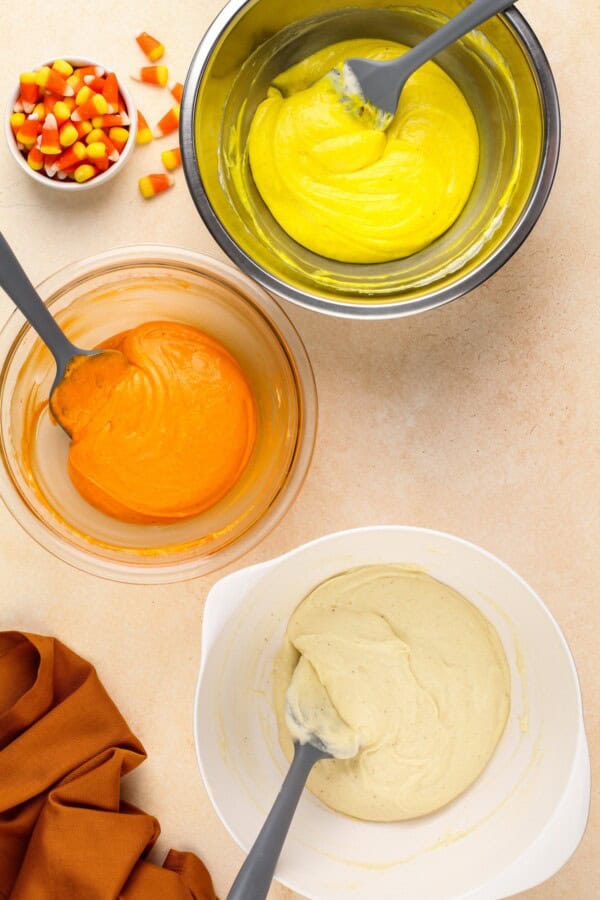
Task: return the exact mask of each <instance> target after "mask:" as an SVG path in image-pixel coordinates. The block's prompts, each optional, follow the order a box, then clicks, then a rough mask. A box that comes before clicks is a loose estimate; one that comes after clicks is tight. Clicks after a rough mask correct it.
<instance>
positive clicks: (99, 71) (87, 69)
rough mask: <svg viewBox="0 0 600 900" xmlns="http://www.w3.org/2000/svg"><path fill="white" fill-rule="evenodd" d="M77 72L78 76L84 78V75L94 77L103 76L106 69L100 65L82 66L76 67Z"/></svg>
mask: <svg viewBox="0 0 600 900" xmlns="http://www.w3.org/2000/svg"><path fill="white" fill-rule="evenodd" d="M77 73H78V75H79V76H80V78H85V77H86V75H93V76H94V78H96V77H97V78H103V77H104V75H106V69H103V68H102V66H82V67H81V68H80V69H77Z"/></svg>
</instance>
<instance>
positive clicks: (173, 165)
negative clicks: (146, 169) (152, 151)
mask: <svg viewBox="0 0 600 900" xmlns="http://www.w3.org/2000/svg"><path fill="white" fill-rule="evenodd" d="M160 158H161V159H162V164H163V166H164V167H165V169H168V170H169V172H172V171H173V169H178V168H179V166H180V165H181V150H180V149H179V147H173V149H172V150H163V152H162V153H161V154H160Z"/></svg>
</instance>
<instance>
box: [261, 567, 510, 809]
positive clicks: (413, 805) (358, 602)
mask: <svg viewBox="0 0 600 900" xmlns="http://www.w3.org/2000/svg"><path fill="white" fill-rule="evenodd" d="M299 661H302V665H301V667H300V669H299V670H298V672H297V673H296V675H295V677H294V687H293V692H292V693H293V695H294V696H295V698H296V699H295V703H296V707H297V708H301V709H302V710H303V715H304V717H305V718H306V717H307V716H308V718H309V719H310V728H311V729H312V730H317V731H318V730H319V715H320V713H319V709H321V708H325V709H327V707H328V704H327V703H325V704H323V702H322V700H323V694H322V691H321V689H320V688H319V687H318V686H317V687H315V675H316V676H317V678H318V682H320V686H321V687H322V688H324V689H325V691H326V694H327V695H328V697H329V699H330V701H331V704H332V705H333V708H334V710H335V712H336V713H337V716H339V718H340V719H341V720H342V722H341V727H340V729H338V731H337V734H336V733H332V731H331V727H332V722H333V723H335V722H336V720H337V716H336V715H334V716H333V717H332V716H331V714H330V713H328V716H327V721H324V720H323V719H321V727H322V728H324V729H325V732H326V733H327V734H328V735H329V739H330V740H331V741H333V742H334V743H335V741H336V740H341V741H342V743H343V744H344V745H345V746H350V744H351V742H352V739H353V737H352V736H353V735H354V736H356V738H357V742H358V747H359V750H358V753H357V755H356V756H354V757H353V758H351V759H334V760H324V761H323V762H320V763H318V765H317V766H316V767H315V769H314V770H313V773H312V774H311V777H310V779H309V781H308V786H309V788H310V790H311V791H312V792H313V793H314V794H316V796H317V797H319V798H320V799H321V800H322V801H323V802H324V803H326V804H327V805H328V806H331V807H332V808H333V809H336V810H338V811H340V812H343V813H346V814H347V815H350V816H355V817H356V818H359V819H367V820H371V821H395V820H400V819H410V818H414V817H416V816H422V815H425V814H426V813H429V812H433V811H434V810H436V809H439V808H440V807H442V806H444V805H445V804H446V803H449V802H450V801H451V800H453V799H454V798H455V797H457V796H458V795H459V794H460V793H462V792H463V791H464V790H465V789H466V788H467V787H468V786H469V785H470V784H472V783H473V782H474V781H475V779H476V778H477V777H478V776H479V775H480V773H481V772H482V770H483V769H484V768H485V766H486V765H487V763H488V762H489V760H490V758H491V756H492V754H493V752H494V750H495V748H496V745H497V743H498V741H499V739H500V736H501V735H502V732H503V731H504V727H505V725H506V720H507V718H508V712H509V706H510V673H509V668H508V664H507V661H506V657H505V655H504V650H503V648H502V644H501V643H500V640H499V638H498V635H497V634H496V631H495V629H494V628H493V626H492V625H491V624H490V622H488V621H487V619H486V618H485V617H484V616H483V615H482V614H481V613H480V612H479V610H478V609H476V607H475V606H473V605H472V604H471V603H470V602H469V601H468V600H466V599H465V598H464V597H462V596H461V595H460V594H458V593H457V592H456V591H454V590H452V589H451V588H449V587H448V586H447V585H444V584H442V583H441V582H439V581H436V580H435V579H434V578H431V577H430V576H429V575H427V574H425V573H424V572H421V571H417V570H411V569H408V568H406V567H404V566H400V565H378V566H365V567H362V568H358V569H353V570H351V571H350V572H346V573H344V574H342V575H338V576H336V577H334V578H331V579H329V580H328V581H326V582H323V584H321V585H319V586H318V587H317V588H315V590H314V591H312V593H310V594H309V595H308V597H306V598H305V599H304V600H303V601H302V603H301V604H300V605H299V606H298V607H297V609H296V610H295V612H294V614H293V616H292V618H291V619H290V622H289V625H288V629H287V633H286V637H285V638H284V642H283V644H282V646H281V649H280V651H279V654H278V656H277V659H276V663H275V673H274V680H275V704H276V710H277V716H278V722H279V730H280V737H281V742H282V746H283V748H284V750H285V752H286V755H287V756H288V757H290V758H291V755H292V740H291V738H290V733H289V730H288V727H287V725H286V715H285V709H286V692H287V690H288V687H289V685H290V682H291V681H292V676H293V675H294V672H295V670H296V667H297V665H298V663H299ZM308 664H310V665H308ZM303 683H304V688H303ZM314 698H316V700H315V699H314ZM295 737H296V739H300V740H302V735H301V734H299V733H298V732H296V734H295ZM346 755H349V754H346Z"/></svg>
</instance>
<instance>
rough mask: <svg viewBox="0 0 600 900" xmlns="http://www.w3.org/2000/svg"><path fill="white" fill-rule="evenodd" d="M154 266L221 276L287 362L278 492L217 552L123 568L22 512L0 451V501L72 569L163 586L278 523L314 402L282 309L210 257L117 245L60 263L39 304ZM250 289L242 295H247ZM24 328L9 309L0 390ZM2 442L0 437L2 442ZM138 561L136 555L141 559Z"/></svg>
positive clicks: (298, 343)
mask: <svg viewBox="0 0 600 900" xmlns="http://www.w3.org/2000/svg"><path fill="white" fill-rule="evenodd" d="M161 263H162V265H163V266H164V268H166V269H173V268H177V269H182V268H185V267H186V266H187V267H189V268H195V269H196V270H198V269H199V270H200V271H202V272H203V273H204V274H205V275H206V276H207V277H212V278H215V277H216V278H217V279H221V280H222V281H223V282H224V283H225V284H227V285H228V286H230V287H232V288H233V289H234V290H235V291H236V293H239V294H240V295H241V296H242V297H243V299H244V301H245V302H247V303H250V304H252V305H253V306H254V307H255V309H256V310H257V311H258V313H259V314H260V315H262V316H263V318H264V319H265V320H266V322H267V324H268V325H269V326H270V330H271V333H272V335H273V338H274V339H275V340H277V341H278V342H279V344H280V346H281V349H282V351H283V353H284V355H285V357H286V358H287V359H288V361H289V363H290V365H291V368H292V372H293V377H294V380H295V382H296V384H297V388H298V395H299V404H300V409H299V413H300V421H299V426H298V435H297V448H296V453H295V456H294V458H293V460H292V463H291V466H290V469H289V470H288V473H287V477H286V478H285V480H284V482H283V484H282V486H281V488H280V490H279V492H278V493H277V495H276V497H275V498H274V500H272V502H271V503H270V505H269V506H267V507H266V508H265V510H264V511H263V513H262V515H261V516H260V518H259V519H258V520H257V521H255V522H254V523H253V524H251V525H250V526H249V527H248V528H247V530H245V531H244V532H242V534H241V535H240V536H239V537H237V538H235V539H233V540H232V542H231V543H230V544H227V545H226V546H225V547H223V548H222V549H220V550H217V551H215V552H214V553H209V554H207V555H205V556H202V555H201V554H200V553H199V554H198V555H197V556H195V557H194V558H192V559H188V560H184V561H178V562H169V563H165V564H164V565H162V564H158V565H153V566H148V565H147V564H144V562H143V561H140V562H139V563H130V562H124V561H118V560H109V559H107V558H105V557H102V556H99V555H95V554H94V552H93V548H92V546H91V545H90V549H87V548H86V549H83V548H81V547H79V546H76V545H75V544H73V543H71V542H68V541H67V540H66V539H65V538H62V537H61V536H60V535H59V534H57V533H56V532H54V531H53V530H51V529H50V528H49V527H48V525H47V524H46V523H45V522H44V521H43V520H41V519H40V518H38V516H37V515H35V513H34V512H33V511H32V510H31V509H30V508H29V506H28V505H27V504H26V502H25V501H24V499H23V498H22V496H21V494H20V492H19V491H18V490H17V488H16V486H15V485H14V483H13V480H12V478H11V475H10V474H9V471H8V466H7V461H6V459H5V450H4V446H1V447H0V456H1V457H2V463H1V464H0V499H1V500H2V502H3V504H4V506H5V507H6V508H7V509H8V511H9V512H10V513H11V515H12V516H13V518H14V519H15V520H16V521H17V522H18V524H19V525H20V526H21V527H22V528H23V529H24V531H25V532H26V533H27V534H28V535H29V537H31V538H32V539H33V540H34V541H35V542H36V543H37V544H38V545H39V546H41V547H43V548H44V549H45V550H47V551H48V552H49V553H51V554H52V555H53V556H55V557H56V558H58V559H60V560H61V561H63V562H65V563H67V564H69V565H71V566H73V567H74V568H76V569H78V570H80V571H83V572H86V573H88V574H92V575H96V576H97V577H100V578H104V579H107V580H109V581H116V582H120V583H124V584H170V583H175V582H180V581H186V580H190V579H192V578H196V577H199V576H202V575H208V574H210V573H213V572H216V571H218V570H220V569H223V568H224V567H225V566H227V565H229V564H230V563H232V562H234V561H236V560H237V559H239V558H240V557H241V556H243V555H244V554H246V553H247V552H249V551H250V550H251V549H253V548H254V547H256V545H257V544H258V543H260V542H261V541H262V540H263V539H264V538H265V537H266V536H267V535H268V534H269V533H270V532H271V531H272V530H273V529H274V528H275V527H276V526H277V525H278V524H279V522H280V521H281V520H282V519H283V518H284V516H285V515H286V513H287V512H288V511H289V509H290V508H291V506H292V505H293V503H294V501H295V499H296V498H297V496H298V494H299V492H300V490H301V488H302V486H303V484H304V481H305V479H306V477H307V475H308V471H309V469H310V464H311V461H312V457H313V453H314V447H315V443H316V434H317V421H318V398H317V390H316V383H315V377H314V373H313V369H312V365H311V362H310V359H309V356H308V353H307V351H306V348H305V346H304V343H303V341H302V339H301V337H300V335H299V333H298V331H297V329H296V327H295V326H294V324H293V323H292V322H291V320H290V319H289V317H288V316H287V314H286V312H285V311H284V310H283V309H282V308H281V306H280V304H279V303H278V302H277V300H276V299H275V298H273V297H272V296H271V295H270V294H268V293H267V292H266V291H265V290H264V288H262V287H261V286H260V285H259V284H257V283H256V282H254V281H253V280H252V279H251V278H249V276H248V275H246V274H245V273H244V272H241V271H240V270H239V269H237V268H236V267H235V266H233V265H232V264H231V263H229V262H223V261H222V260H220V259H219V258H218V257H216V256H214V255H212V254H210V253H206V252H198V251H194V250H187V249H184V248H181V247H175V246H169V245H167V244H154V243H143V244H132V245H120V246H117V247H114V248H112V249H110V250H107V251H104V252H102V253H99V254H95V255H94V256H90V257H86V258H85V259H82V260H79V261H75V262H71V263H67V264H65V265H63V266H61V268H59V269H58V270H56V271H55V272H53V273H52V274H51V275H49V276H47V277H46V278H44V279H43V280H42V281H41V282H39V283H38V284H37V288H38V290H39V292H40V293H41V294H42V296H43V297H44V302H45V303H46V304H47V305H48V304H49V305H51V304H52V302H54V300H55V299H56V298H57V296H56V295H57V294H58V295H62V294H64V292H65V291H66V290H71V289H73V288H77V287H78V286H79V285H82V284H84V283H85V282H86V281H87V280H88V279H90V278H91V277H93V276H97V275H99V274H101V273H102V272H106V271H107V270H108V271H111V270H112V271H114V270H115V269H123V270H125V269H131V268H135V267H136V266H139V265H143V264H154V265H157V264H158V265H160V264H161ZM248 290H249V291H250V295H248V294H247V291H248ZM30 328H31V326H30V325H29V323H28V322H27V321H26V320H25V319H24V318H23V316H22V314H21V313H20V312H19V310H17V309H15V310H13V311H12V312H11V313H10V314H9V316H8V318H7V319H6V321H5V322H4V324H3V325H2V327H1V328H0V359H1V363H0V387H1V386H2V385H3V382H4V379H5V377H6V373H7V371H8V368H9V367H10V365H11V362H12V359H13V355H14V352H15V349H16V347H17V344H18V342H19V341H20V340H21V339H22V338H23V336H24V335H25V333H26V332H27V331H28V330H29V329H30ZM2 444H4V440H3V441H2ZM141 559H142V560H143V558H141Z"/></svg>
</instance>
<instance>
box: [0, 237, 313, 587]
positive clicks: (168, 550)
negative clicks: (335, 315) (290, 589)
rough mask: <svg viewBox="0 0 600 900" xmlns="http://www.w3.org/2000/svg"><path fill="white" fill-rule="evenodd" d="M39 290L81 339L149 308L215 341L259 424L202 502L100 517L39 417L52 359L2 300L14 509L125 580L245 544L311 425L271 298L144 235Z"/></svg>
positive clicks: (309, 437)
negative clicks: (163, 513) (219, 495)
mask: <svg viewBox="0 0 600 900" xmlns="http://www.w3.org/2000/svg"><path fill="white" fill-rule="evenodd" d="M39 291H40V294H41V296H42V298H43V299H44V301H45V302H46V303H47V305H48V307H49V309H50V310H51V311H52V313H53V314H54V315H55V317H56V319H57V320H58V322H59V323H60V325H61V326H62V327H63V328H64V330H65V331H66V333H67V334H68V336H69V337H70V338H71V340H73V342H74V343H75V344H77V345H79V346H81V347H92V346H95V345H96V344H98V343H99V342H100V341H102V340H104V339H106V338H108V337H110V336H111V335H113V334H116V333H118V332H120V331H124V330H126V329H129V328H132V327H135V326H136V325H139V324H140V323H142V322H144V321H149V320H156V319H168V320H175V321H182V322H186V323H188V324H190V325H194V326H196V327H197V328H200V329H201V330H203V331H205V332H207V333H208V334H210V335H211V336H213V337H214V338H216V339H217V340H219V341H221V342H222V343H223V344H224V345H225V346H226V347H227V348H228V349H229V350H230V352H231V353H232V354H233V355H234V356H235V357H236V359H237V360H238V361H239V363H240V365H241V366H242V368H243V369H244V371H245V373H246V376H247V378H248V380H249V382H250V384H251V387H252V389H253V392H254V396H255V398H256V404H257V412H258V434H257V442H256V446H255V449H254V453H253V455H252V457H251V459H250V462H249V464H248V467H247V468H246V470H245V472H244V474H243V475H242V477H241V479H240V480H239V482H238V483H237V484H236V485H235V487H234V488H233V489H232V490H231V491H230V492H229V493H228V494H227V496H226V497H224V498H223V499H222V500H221V501H220V502H219V503H217V504H216V505H215V506H213V507H212V508H211V509H209V510H207V511H206V512H204V513H202V514H200V515H198V516H195V517H194V518H191V519H187V520H185V521H182V522H178V523H175V524H169V525H146V524H144V525H140V524H129V523H126V522H121V521H118V520H117V519H113V518H111V517H109V516H106V515H104V514H103V513H101V512H99V511H98V510H96V509H95V508H94V507H92V506H90V505H89V504H88V503H87V502H86V501H85V500H83V498H82V497H81V496H80V495H79V493H78V492H77V491H76V489H75V487H74V486H73V484H72V483H71V481H70V479H69V476H68V473H67V455H68V450H69V439H68V437H67V435H66V434H65V433H64V432H63V431H62V430H61V429H60V428H59V427H57V426H55V425H54V424H52V422H51V420H50V416H49V413H48V409H47V405H46V402H47V399H48V393H49V390H50V386H51V384H52V381H53V378H54V374H55V365H54V360H53V358H52V356H51V354H50V352H49V351H48V350H47V349H46V347H45V346H44V345H43V344H42V343H41V341H40V340H39V338H38V337H37V335H36V334H35V333H34V332H33V330H32V329H31V327H30V326H29V325H28V324H23V318H22V316H21V314H20V313H18V312H16V311H15V313H13V315H12V316H11V317H10V318H9V320H8V322H7V324H6V325H5V327H4V328H3V330H2V332H1V333H0V353H1V354H2V359H3V360H4V364H3V366H2V370H1V371H0V453H1V455H2V465H1V466H0V491H1V494H2V497H3V499H4V502H5V503H6V505H7V507H8V509H9V510H10V511H11V513H12V514H13V515H14V517H15V518H16V519H17V521H18V522H19V523H20V524H21V525H22V526H23V528H25V530H26V531H27V532H28V533H29V534H30V535H31V537H33V538H34V539H35V540H36V541H37V542H38V543H39V544H41V545H42V546H43V547H45V548H46V549H47V550H49V551H50V552H51V553H54V554H55V555H56V556H58V557H59V558H60V559H62V560H64V561H66V562H68V563H70V564H71V565H74V566H75V567H77V568H79V569H83V570H84V571H87V572H91V573H93V574H94V575H99V576H102V577H105V578H110V579H113V580H116V581H124V582H139V583H159V582H170V581H179V580H183V579H186V578H192V577H194V576H197V575H201V574H205V573H207V572H211V571H213V570H215V569H218V568H220V567H221V566H223V565H225V564H226V563H229V562H231V561H232V560H233V559H235V558H237V557H238V556H240V555H241V554H242V553H244V552H246V551H247V550H249V549H250V547H252V546H254V545H255V544H256V543H257V542H258V541H259V540H260V539H261V538H262V537H263V536H264V535H265V534H266V533H267V532H268V531H269V530H270V529H271V528H273V527H274V525H275V524H276V523H277V522H278V521H279V520H280V519H281V518H282V516H283V515H284V514H285V512H286V511H287V510H288V509H289V507H290V505H291V504H292V502H293V501H294V498H295V497H296V495H297V493H298V491H299V489H300V487H301V485H302V483H303V480H304V478H305V476H306V473H307V471H308V468H309V465H310V461H311V457H312V451H313V446H314V441H315V435H316V425H317V398H316V390H315V384H314V378H313V374H312V369H311V366H310V362H309V360H308V357H307V355H306V351H305V349H304V346H303V344H302V342H301V340H300V338H299V336H298V334H297V332H296V331H295V329H294V327H293V325H292V324H291V323H290V321H289V319H288V318H287V316H286V315H285V313H283V312H282V310H281V309H280V307H279V306H278V305H277V303H276V302H275V301H274V300H273V299H272V298H271V297H270V296H269V295H268V294H266V293H265V292H264V291H263V290H262V289H261V288H260V287H258V286H257V285H256V284H254V283H253V282H252V281H251V280H250V279H249V278H247V277H246V276H245V275H243V274H242V273H240V272H238V271H237V270H236V269H234V268H233V267H231V266H229V265H226V264H224V263H221V262H220V261H218V260H216V259H213V258H211V257H209V256H202V255H200V254H197V253H192V252H189V251H185V250H179V249H174V248H170V247H157V246H151V245H146V246H140V247H126V248H121V249H118V250H113V251H110V252H108V253H105V254H102V255H100V256H97V257H94V258H92V259H88V260H85V261H83V262H80V263H76V264H74V265H71V266H68V267H66V268H65V269H62V270H61V271H59V272H57V273H56V274H55V275H53V276H51V277H50V278H48V279H47V280H46V281H44V282H43V284H42V285H40V287H39ZM40 408H41V412H40Z"/></svg>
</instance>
